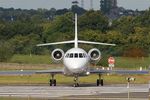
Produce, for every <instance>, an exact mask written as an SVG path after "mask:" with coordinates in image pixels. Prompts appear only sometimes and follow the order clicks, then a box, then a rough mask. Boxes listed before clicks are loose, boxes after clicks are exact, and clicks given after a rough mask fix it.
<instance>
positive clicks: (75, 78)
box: [73, 76, 79, 87]
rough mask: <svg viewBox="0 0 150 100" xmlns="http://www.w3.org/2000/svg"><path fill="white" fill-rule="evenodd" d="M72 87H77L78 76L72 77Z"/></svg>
mask: <svg viewBox="0 0 150 100" xmlns="http://www.w3.org/2000/svg"><path fill="white" fill-rule="evenodd" d="M73 86H74V87H79V83H78V76H75V77H74V85H73Z"/></svg>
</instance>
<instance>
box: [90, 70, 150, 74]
mask: <svg viewBox="0 0 150 100" xmlns="http://www.w3.org/2000/svg"><path fill="white" fill-rule="evenodd" d="M90 73H91V74H105V73H111V74H149V71H148V70H142V71H140V70H90Z"/></svg>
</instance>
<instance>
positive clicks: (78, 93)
mask: <svg viewBox="0 0 150 100" xmlns="http://www.w3.org/2000/svg"><path fill="white" fill-rule="evenodd" d="M129 92H130V93H129ZM128 93H129V94H128ZM148 96H149V89H148V84H143V85H131V86H130V89H129V88H127V87H126V85H106V86H104V87H96V86H84V85H83V86H81V87H72V86H56V87H49V86H0V97H26V98H29V97H31V98H41V99H42V98H45V99H48V100H49V99H90V100H91V99H101V100H102V99H105V100H106V99H110V100H111V99H112V100H117V99H118V100H120V98H121V100H124V99H125V100H126V99H127V98H128V97H130V98H132V100H134V99H135V100H147V98H148Z"/></svg>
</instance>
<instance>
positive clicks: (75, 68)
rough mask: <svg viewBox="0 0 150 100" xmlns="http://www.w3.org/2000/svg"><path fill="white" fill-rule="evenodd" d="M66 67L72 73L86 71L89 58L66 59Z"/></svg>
mask: <svg viewBox="0 0 150 100" xmlns="http://www.w3.org/2000/svg"><path fill="white" fill-rule="evenodd" d="M64 64H65V67H67V69H69V70H70V71H71V72H72V73H82V72H84V71H86V69H87V64H88V60H87V59H65V60H64Z"/></svg>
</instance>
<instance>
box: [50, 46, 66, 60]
mask: <svg viewBox="0 0 150 100" xmlns="http://www.w3.org/2000/svg"><path fill="white" fill-rule="evenodd" d="M63 57H64V51H63V50H62V49H55V50H54V51H53V52H52V58H53V59H54V61H61V60H62V59H63Z"/></svg>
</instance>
